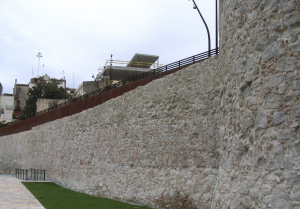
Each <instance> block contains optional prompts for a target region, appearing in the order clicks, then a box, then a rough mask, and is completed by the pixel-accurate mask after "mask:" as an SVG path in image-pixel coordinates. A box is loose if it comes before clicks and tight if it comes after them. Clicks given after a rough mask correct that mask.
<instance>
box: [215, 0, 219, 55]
mask: <svg viewBox="0 0 300 209" xmlns="http://www.w3.org/2000/svg"><path fill="white" fill-rule="evenodd" d="M218 45H219V36H218V0H216V50H217V51H216V53H218V48H219V46H218Z"/></svg>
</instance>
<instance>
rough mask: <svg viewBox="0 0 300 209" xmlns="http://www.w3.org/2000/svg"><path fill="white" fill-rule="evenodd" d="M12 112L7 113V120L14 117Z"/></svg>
mask: <svg viewBox="0 0 300 209" xmlns="http://www.w3.org/2000/svg"><path fill="white" fill-rule="evenodd" d="M11 114H12V113H11V112H7V113H6V120H11V119H12V116H11Z"/></svg>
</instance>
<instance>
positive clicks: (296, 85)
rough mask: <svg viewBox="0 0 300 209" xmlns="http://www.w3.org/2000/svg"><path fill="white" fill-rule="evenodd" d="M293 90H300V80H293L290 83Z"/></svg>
mask: <svg viewBox="0 0 300 209" xmlns="http://www.w3.org/2000/svg"><path fill="white" fill-rule="evenodd" d="M290 88H291V89H292V90H294V91H295V90H300V80H296V81H293V82H292V83H291V85H290Z"/></svg>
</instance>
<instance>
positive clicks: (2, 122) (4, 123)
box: [0, 120, 8, 128]
mask: <svg viewBox="0 0 300 209" xmlns="http://www.w3.org/2000/svg"><path fill="white" fill-rule="evenodd" d="M7 125H8V123H6V122H5V120H3V121H0V128H2V127H5V126H7Z"/></svg>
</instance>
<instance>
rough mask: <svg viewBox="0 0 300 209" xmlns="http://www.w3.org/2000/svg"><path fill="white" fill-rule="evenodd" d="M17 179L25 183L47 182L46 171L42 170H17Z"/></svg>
mask: <svg viewBox="0 0 300 209" xmlns="http://www.w3.org/2000/svg"><path fill="white" fill-rule="evenodd" d="M16 178H18V179H22V180H24V181H45V180H46V170H42V169H33V168H30V169H19V168H16Z"/></svg>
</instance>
